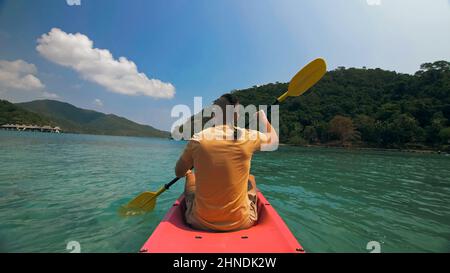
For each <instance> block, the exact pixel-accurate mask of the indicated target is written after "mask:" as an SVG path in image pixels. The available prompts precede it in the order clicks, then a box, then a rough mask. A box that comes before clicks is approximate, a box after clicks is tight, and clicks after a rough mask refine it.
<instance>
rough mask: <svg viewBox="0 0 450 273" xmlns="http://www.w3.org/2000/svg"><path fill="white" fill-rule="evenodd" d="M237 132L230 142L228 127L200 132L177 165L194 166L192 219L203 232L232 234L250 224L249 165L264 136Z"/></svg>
mask: <svg viewBox="0 0 450 273" xmlns="http://www.w3.org/2000/svg"><path fill="white" fill-rule="evenodd" d="M238 130H239V133H240V135H241V137H240V138H239V139H238V140H233V139H232V135H233V128H232V127H231V126H228V125H221V126H216V127H211V128H208V129H205V130H203V131H202V132H200V133H198V134H196V135H194V136H193V138H192V139H191V140H190V142H189V144H188V145H187V147H186V149H185V151H184V153H183V155H182V156H181V158H180V160H179V161H178V163H177V168H181V169H183V168H184V169H187V168H189V167H188V166H194V169H195V185H196V187H195V199H194V203H193V207H192V217H193V218H195V221H196V222H197V223H198V224H199V225H201V227H203V228H207V229H212V230H223V231H226V230H234V229H240V228H244V227H247V226H248V224H249V222H250V221H251V219H250V203H249V199H248V197H247V187H248V179H249V173H250V163H251V158H252V155H253V153H254V151H256V150H258V149H259V148H260V146H261V141H262V140H263V141H264V140H265V139H266V136H265V135H263V134H261V133H259V132H257V131H252V130H250V131H249V130H244V129H238ZM227 137H228V140H227Z"/></svg>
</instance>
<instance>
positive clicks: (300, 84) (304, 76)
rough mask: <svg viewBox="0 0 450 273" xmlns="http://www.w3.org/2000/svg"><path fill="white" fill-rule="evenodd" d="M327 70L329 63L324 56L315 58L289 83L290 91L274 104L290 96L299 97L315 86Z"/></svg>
mask: <svg viewBox="0 0 450 273" xmlns="http://www.w3.org/2000/svg"><path fill="white" fill-rule="evenodd" d="M326 72H327V64H326V63H325V60H324V59H322V58H318V59H315V60H314V61H312V62H310V63H309V64H307V65H306V66H305V67H303V68H302V70H300V71H299V72H298V73H297V74H296V75H295V76H294V77H293V78H292V79H291V82H290V83H289V87H288V91H286V93H284V94H283V95H281V96H279V97H278V99H277V100H276V101H275V102H274V103H273V104H279V103H281V102H283V101H284V100H285V99H287V98H288V97H298V96H300V95H302V94H303V93H305V92H306V91H308V89H310V88H311V87H313V86H314V85H315V84H316V83H317V82H318V81H319V80H320V79H322V77H323V76H324V75H325V73H326Z"/></svg>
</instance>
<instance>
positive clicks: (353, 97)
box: [232, 61, 450, 151]
mask: <svg viewBox="0 0 450 273" xmlns="http://www.w3.org/2000/svg"><path fill="white" fill-rule="evenodd" d="M287 87H288V83H278V82H277V83H270V84H266V85H262V86H253V87H252V88H248V89H244V90H234V91H232V92H233V93H234V94H235V95H237V97H238V98H239V100H240V103H241V104H243V105H249V104H254V105H265V104H267V103H268V102H272V101H273V100H274V98H276V97H278V96H279V95H280V94H282V93H284V92H285V91H286V90H287ZM449 120H450V63H449V62H447V61H437V62H434V63H424V64H422V65H421V66H420V70H419V71H417V72H416V73H415V74H414V75H410V74H402V73H397V72H393V71H386V70H382V69H379V68H377V69H366V68H360V69H359V68H344V67H338V68H337V69H335V70H333V71H329V72H327V74H326V75H325V76H324V78H323V79H322V80H321V81H320V82H319V83H318V84H317V85H315V86H314V87H313V88H311V90H309V91H308V92H307V93H306V94H304V95H303V96H300V97H296V98H289V99H287V100H286V101H285V102H283V103H282V104H281V105H280V141H281V142H282V143H285V144H291V145H323V146H341V147H369V148H388V149H392V148H394V149H412V150H442V151H449V150H450V143H449V141H450V123H449Z"/></svg>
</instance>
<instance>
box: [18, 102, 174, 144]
mask: <svg viewBox="0 0 450 273" xmlns="http://www.w3.org/2000/svg"><path fill="white" fill-rule="evenodd" d="M16 107H18V108H22V109H24V111H26V112H28V113H30V112H31V113H32V114H37V116H40V117H42V118H44V119H45V120H49V121H50V122H51V123H52V124H56V125H58V126H59V127H61V129H62V130H63V131H64V132H71V133H84V134H96V135H117V136H148V137H169V135H170V134H169V133H168V132H164V131H161V130H158V129H155V128H153V127H151V126H148V125H142V124H138V123H135V122H132V121H130V120H127V119H125V118H123V117H119V116H116V115H112V114H109V115H107V114H103V113H100V112H96V111H92V110H86V109H81V108H78V107H75V106H73V105H71V104H69V103H65V102H60V101H54V100H36V101H31V102H25V103H18V104H16ZM25 123H29V122H25Z"/></svg>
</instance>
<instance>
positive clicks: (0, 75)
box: [0, 60, 45, 90]
mask: <svg viewBox="0 0 450 273" xmlns="http://www.w3.org/2000/svg"><path fill="white" fill-rule="evenodd" d="M36 74H37V69H36V66H35V65H34V64H30V63H27V62H25V61H23V60H16V61H12V62H10V61H4V60H0V87H1V88H2V89H9V88H12V89H20V90H37V89H43V88H44V87H45V86H44V85H43V84H42V82H41V81H40V80H39V79H38V78H37V77H36V76H35V75H36Z"/></svg>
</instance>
